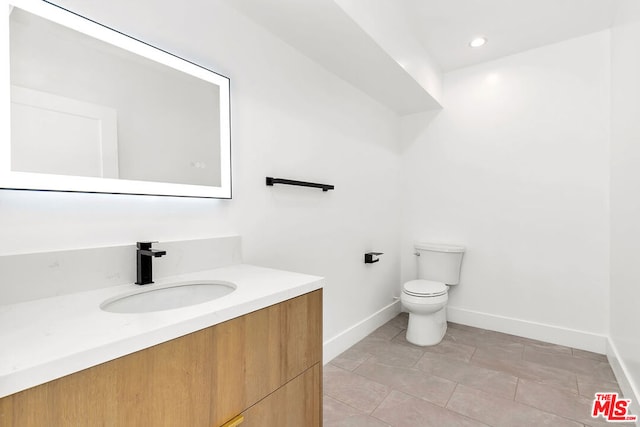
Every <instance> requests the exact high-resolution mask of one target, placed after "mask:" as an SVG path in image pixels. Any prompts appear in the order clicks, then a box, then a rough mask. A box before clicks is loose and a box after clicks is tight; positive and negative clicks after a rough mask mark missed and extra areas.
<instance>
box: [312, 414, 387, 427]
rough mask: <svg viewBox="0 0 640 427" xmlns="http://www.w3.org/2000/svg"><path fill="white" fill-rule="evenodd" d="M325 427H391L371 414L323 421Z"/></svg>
mask: <svg viewBox="0 0 640 427" xmlns="http://www.w3.org/2000/svg"><path fill="white" fill-rule="evenodd" d="M322 425H323V427H391V426H390V425H389V424H387V423H385V422H383V421H380V420H379V419H377V418H373V417H371V416H369V415H353V416H351V417H347V418H343V419H341V420H334V421H328V422H327V421H326V420H325V421H323V423H322Z"/></svg>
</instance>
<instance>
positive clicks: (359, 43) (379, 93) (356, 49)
mask: <svg viewBox="0 0 640 427" xmlns="http://www.w3.org/2000/svg"><path fill="white" fill-rule="evenodd" d="M222 1H225V2H226V3H227V4H229V5H231V6H232V7H234V8H235V9H237V10H238V11H240V12H241V13H243V14H244V15H246V16H247V17H249V18H250V19H251V20H253V21H254V22H256V23H258V24H259V25H261V26H263V27H264V28H266V29H267V30H269V31H270V32H271V33H273V34H274V35H276V36H277V37H279V38H280V39H282V40H283V41H284V42H286V43H287V44H289V45H291V46H292V47H293V48H295V49H296V50H298V51H300V52H301V53H303V54H304V55H306V56H308V57H309V58H311V59H312V60H314V61H316V62H317V63H318V64H320V65H321V66H323V67H324V68H326V69H328V70H329V71H331V72H332V73H334V74H336V75H338V76H339V77H341V78H342V79H344V80H346V81H348V82H350V83H351V84H352V85H353V86H355V87H357V88H359V89H361V90H362V91H364V92H366V93H367V94H369V95H370V96H371V97H372V98H374V99H377V100H378V101H379V102H381V103H382V104H384V105H386V106H388V107H389V108H391V109H392V110H394V111H396V112H397V113H399V114H401V115H403V114H408V113H412V112H416V111H423V110H427V109H432V108H439V106H440V104H439V93H435V92H433V91H431V90H430V89H429V88H427V87H426V86H425V85H424V84H423V82H421V81H420V80H421V79H420V76H416V74H415V73H413V74H412V70H410V69H408V68H407V66H406V64H407V61H406V60H407V52H408V51H407V50H406V49H405V50H404V51H403V52H401V53H400V54H398V52H400V51H402V50H403V49H402V46H404V45H412V46H413V49H412V50H411V55H413V57H414V58H413V59H416V56H423V58H422V59H424V61H422V62H423V63H428V64H433V67H431V68H432V70H431V71H432V75H435V76H436V77H435V78H436V80H438V82H437V84H441V83H440V81H441V74H442V73H443V72H448V71H452V70H455V69H458V68H462V67H466V66H470V65H474V64H478V63H481V62H485V61H490V60H493V59H497V58H500V57H503V56H506V55H511V54H514V53H518V52H522V51H525V50H529V49H532V48H536V47H540V46H544V45H547V44H551V43H556V42H560V41H563V40H567V39H570V38H574V37H578V36H581V35H586V34H589V33H593V32H596V31H600V30H604V29H607V28H609V27H610V26H611V24H612V21H613V17H614V14H615V10H616V8H617V5H618V2H619V1H620V0H533V1H531V0H529V1H524V0H260V1H256V0H222ZM376 30H377V31H378V33H377V34H374V33H375V32H376ZM400 35H402V40H403V42H402V43H400V44H398V40H399V39H401V37H400ZM479 35H481V36H485V37H486V38H487V39H488V42H487V44H486V45H485V46H483V47H481V48H475V49H472V48H470V47H469V46H468V43H469V41H470V40H471V39H472V38H473V37H474V36H479ZM407 37H409V39H407ZM407 42H410V43H407ZM394 43H395V47H394ZM390 46H391V47H392V48H393V49H391V50H390V49H389V47H390ZM416 46H417V48H416ZM398 48H399V49H398ZM392 50H394V51H392ZM418 62H420V61H418ZM438 76H440V77H438ZM432 79H433V78H432Z"/></svg>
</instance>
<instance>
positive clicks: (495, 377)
mask: <svg viewBox="0 0 640 427" xmlns="http://www.w3.org/2000/svg"><path fill="white" fill-rule="evenodd" d="M416 368H418V369H420V370H422V371H424V372H427V373H429V374H431V375H436V376H438V377H441V378H445V379H448V380H450V381H455V382H457V383H459V384H464V385H467V386H470V387H474V388H477V389H480V390H484V391H487V392H489V393H492V394H494V395H496V396H500V397H504V398H507V399H513V397H514V395H515V392H516V384H517V382H518V378H517V377H516V376H514V375H511V374H507V373H505V372H500V371H496V370H493V369H488V368H484V367H482V366H478V365H474V364H470V363H464V362H461V361H458V360H451V359H449V358H447V357H446V356H443V355H440V354H435V353H425V354H424V356H422V358H421V359H420V360H419V361H418V363H416Z"/></svg>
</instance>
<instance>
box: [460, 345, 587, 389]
mask: <svg viewBox="0 0 640 427" xmlns="http://www.w3.org/2000/svg"><path fill="white" fill-rule="evenodd" d="M470 363H473V364H476V365H479V366H483V367H485V368H489V369H493V370H496V371H501V372H505V373H508V374H510V375H514V376H516V377H518V378H524V379H527V380H531V381H536V382H538V383H541V384H547V385H550V386H554V387H556V388H562V389H565V390H568V391H571V392H573V393H578V384H577V379H576V374H574V373H573V372H568V371H566V370H563V369H558V368H553V367H549V366H545V365H544V364H540V363H535V362H530V361H527V360H508V359H496V358H493V357H491V356H489V355H486V354H482V353H481V352H478V351H476V353H474V355H473V357H472V358H471V362H470Z"/></svg>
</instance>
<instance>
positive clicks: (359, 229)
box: [0, 0, 400, 338]
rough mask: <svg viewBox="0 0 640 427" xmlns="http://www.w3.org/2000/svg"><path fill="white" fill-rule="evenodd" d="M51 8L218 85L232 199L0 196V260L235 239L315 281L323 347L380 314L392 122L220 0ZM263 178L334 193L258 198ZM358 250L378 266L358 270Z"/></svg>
mask: <svg viewBox="0 0 640 427" xmlns="http://www.w3.org/2000/svg"><path fill="white" fill-rule="evenodd" d="M58 3H59V4H61V5H63V6H65V7H67V8H69V9H71V10H74V11H77V12H79V13H81V14H84V15H86V16H88V17H90V18H92V19H95V20H97V21H99V22H103V23H105V24H107V25H110V26H112V27H115V28H117V29H119V30H121V31H123V32H125V33H129V34H131V35H133V36H136V37H138V38H141V39H143V40H145V41H148V42H150V43H152V44H155V45H157V46H159V47H162V48H164V49H166V50H168V51H171V52H175V53H176V54H178V55H180V56H182V57H184V58H188V59H191V60H193V61H195V62H197V63H200V64H202V65H203V66H206V67H208V68H211V69H214V70H217V71H219V72H221V73H222V74H224V75H227V76H230V78H231V96H232V139H233V149H232V152H233V197H234V198H233V199H232V200H202V199H184V198H162V197H149V196H146V197H138V196H115V195H92V194H65V193H51V192H49V193H48V192H24V191H6V190H5V191H0V224H2V225H1V226H0V241H1V242H3V245H2V246H1V247H0V251H1V252H2V253H4V254H10V253H26V252H33V251H42V250H53V249H69V248H80V247H95V246H103V245H111V244H126V243H131V242H135V241H136V240H141V239H154V240H160V241H162V240H179V239H190V238H198V237H209V236H216V235H224V234H228V233H238V234H240V235H241V236H242V239H243V254H244V261H245V262H247V263H253V264H259V265H264V266H272V267H276V268H282V269H288V270H294V271H300V272H305V273H310V274H317V275H322V276H325V277H326V278H327V281H326V288H325V328H324V334H325V338H331V337H333V336H335V335H337V334H339V333H340V332H342V331H343V330H345V329H347V328H349V327H351V326H352V325H354V324H355V323H357V322H359V321H361V320H362V319H364V318H366V317H367V316H370V315H371V314H372V313H374V312H376V311H377V310H379V309H381V308H383V307H385V306H386V305H388V304H390V303H391V302H392V295H393V294H394V293H397V289H398V285H399V283H398V277H399V250H398V242H397V236H398V234H399V228H400V225H399V221H398V215H397V206H398V204H399V196H398V193H397V188H398V186H399V184H398V176H399V163H400V162H399V154H398V147H397V141H398V138H399V136H398V135H399V129H398V125H399V122H398V119H397V117H396V116H395V114H393V113H392V112H390V111H389V110H388V109H386V108H384V107H382V106H380V105H379V104H377V103H376V102H374V101H372V100H371V99H370V98H369V97H367V96H365V95H364V94H362V93H361V92H359V91H357V90H355V89H354V88H353V87H351V86H349V85H348V84H346V83H344V82H343V81H342V80H339V79H338V78H336V77H335V76H333V75H331V74H329V73H328V72H326V71H325V70H324V69H323V68H321V67H319V66H318V65H316V64H315V63H313V62H311V61H310V60H308V59H307V58H305V57H304V56H302V55H300V54H299V53H297V52H296V51H294V50H293V49H292V48H290V47H289V46H287V45H285V44H284V43H282V42H281V41H280V40H278V39H276V38H274V37H273V36H271V35H270V34H269V33H267V32H266V31H264V30H263V29H261V28H260V27H257V26H256V25H255V24H253V23H251V22H250V21H248V20H246V19H245V18H244V17H242V16H241V15H239V14H238V13H237V12H235V11H233V10H232V9H230V8H229V7H228V6H225V5H224V4H222V3H221V2H219V1H201V2H197V4H198V6H197V8H196V4H191V7H186V6H185V7H183V6H180V7H177V6H176V4H175V2H169V1H151V0H148V1H142V2H135V4H132V3H131V2H126V1H117V2H85V1H82V0H65V1H59V2H58ZM265 176H276V177H282V178H291V179H301V180H309V181H319V182H325V183H328V184H334V185H335V186H336V189H335V191H330V192H326V193H323V192H322V191H320V190H316V189H307V188H295V187H285V186H276V187H267V186H266V185H265ZM160 246H161V245H158V247H160ZM369 250H377V251H380V252H384V253H385V255H384V256H383V259H382V262H379V263H377V264H375V265H365V264H364V263H363V254H364V252H366V251H369ZM167 256H171V254H168V255H167ZM132 262H133V259H132Z"/></svg>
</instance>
